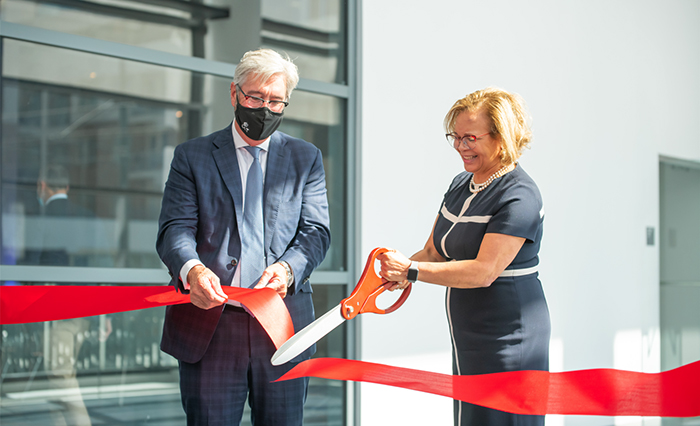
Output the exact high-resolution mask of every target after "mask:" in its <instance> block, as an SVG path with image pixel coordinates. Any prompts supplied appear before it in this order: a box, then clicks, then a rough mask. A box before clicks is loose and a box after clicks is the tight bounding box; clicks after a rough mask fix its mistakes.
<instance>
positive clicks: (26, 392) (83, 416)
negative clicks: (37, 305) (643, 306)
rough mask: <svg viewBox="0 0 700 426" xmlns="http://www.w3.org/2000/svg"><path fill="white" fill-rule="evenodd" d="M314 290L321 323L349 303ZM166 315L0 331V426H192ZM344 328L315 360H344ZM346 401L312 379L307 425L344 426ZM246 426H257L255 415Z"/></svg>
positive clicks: (336, 289)
mask: <svg viewBox="0 0 700 426" xmlns="http://www.w3.org/2000/svg"><path fill="white" fill-rule="evenodd" d="M8 284H12V283H7V282H2V285H8ZM14 284H17V283H14ZM21 284H22V285H25V284H36V283H21ZM40 284H44V283H40ZM314 290H315V292H314V307H315V309H316V311H317V313H318V314H319V315H320V314H323V313H325V312H326V311H328V310H329V309H330V308H331V307H333V306H335V305H336V304H337V303H338V301H339V300H341V299H342V298H343V297H345V296H344V294H345V286H344V285H318V286H316V287H315V289H314ZM164 310H165V308H152V309H144V310H140V311H132V312H124V313H118V314H110V315H101V316H95V317H88V318H76V319H69V320H63V321H50V322H40V323H30V324H12V325H0V333H2V357H1V362H2V376H0V387H1V388H2V398H0V404H1V406H2V410H0V424H3V425H13V424H27V425H29V424H31V425H36V426H48V425H59V424H67V425H78V424H91V423H92V424H95V425H97V424H157V425H177V426H181V425H185V424H186V421H185V414H184V412H183V410H182V405H181V403H180V388H179V379H178V371H177V361H176V360H175V359H173V358H172V357H171V356H169V355H167V354H165V353H163V352H161V351H160V348H159V344H160V336H161V332H162V327H163V317H164ZM345 327H346V326H345V325H341V326H340V327H338V328H336V329H335V330H333V331H332V332H331V333H330V334H328V335H327V336H326V337H324V338H323V339H322V340H321V341H320V342H319V343H318V350H317V353H316V355H315V356H317V357H329V356H330V357H345V356H346V354H345V350H344V347H345V345H344V344H343V342H344V341H345V338H346V330H345ZM344 401H345V386H344V384H343V383H342V382H338V381H331V380H321V379H315V378H312V379H311V380H310V383H309V394H308V397H307V402H306V405H305V407H304V424H305V425H310V426H314V425H317V426H327V425H342V424H344V418H345V417H344V416H345V408H344V405H345V404H344ZM246 410H248V407H247V405H246ZM241 425H243V426H249V425H250V414H249V413H248V412H246V413H244V416H243V421H242V423H241Z"/></svg>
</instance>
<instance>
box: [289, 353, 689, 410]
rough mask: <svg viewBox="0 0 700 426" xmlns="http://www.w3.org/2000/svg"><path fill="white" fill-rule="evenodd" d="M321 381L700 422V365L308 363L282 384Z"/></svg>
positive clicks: (518, 406)
mask: <svg viewBox="0 0 700 426" xmlns="http://www.w3.org/2000/svg"><path fill="white" fill-rule="evenodd" d="M298 377H319V378H324V379H334V380H352V381H356V382H369V383H378V384H383V385H389V386H395V387H400V388H404V389H412V390H417V391H421V392H427V393H432V394H436V395H443V396H447V397H450V398H453V399H457V400H460V401H465V402H469V403H472V404H476V405H482V406H484V407H489V408H494V409H497V410H501V411H508V412H511V413H516V414H537V415H544V414H578V415H581V414H583V415H595V416H660V417H694V416H700V393H699V392H698V391H697V389H698V383H700V361H698V362H694V363H692V364H688V365H684V366H682V367H680V368H676V369H674V370H669V371H665V372H663V373H655V374H650V373H637V372H633V371H623V370H613V369H593V370H578V371H567V372H563V373H550V372H547V371H512V372H505V373H493V374H482V375H474V376H451V375H447V374H439V373H431V372H427V371H420V370H412V369H407V368H399V367H392V366H389V365H382V364H375V363H369V362H363V361H353V360H347V359H337V358H318V359H311V360H308V361H304V362H302V363H300V364H299V365H297V366H296V367H294V368H293V369H292V370H291V371H289V372H288V373H287V374H285V375H284V376H282V377H281V378H280V379H279V380H290V379H295V378H298Z"/></svg>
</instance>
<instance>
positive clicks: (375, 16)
mask: <svg viewBox="0 0 700 426" xmlns="http://www.w3.org/2000/svg"><path fill="white" fill-rule="evenodd" d="M362 9H363V10H362V16H361V18H362V31H361V41H362V50H363V53H362V80H363V82H362V117H361V118H362V132H361V138H362V139H361V143H362V147H363V148H362V149H363V154H362V158H361V167H362V182H363V183H362V187H361V191H362V208H361V214H362V217H361V224H362V227H361V244H360V246H361V253H362V256H366V255H367V254H368V253H369V252H370V250H371V249H372V248H374V247H377V246H389V247H393V248H395V249H398V250H400V251H403V252H404V253H406V254H412V253H414V252H415V251H417V250H419V249H420V248H421V247H422V246H423V244H424V243H425V240H426V239H427V238H428V236H429V234H430V228H431V225H432V223H433V220H434V219H435V215H436V214H437V211H438V208H439V204H440V200H441V198H442V195H443V193H444V191H445V189H446V188H447V185H448V184H449V182H450V180H451V178H452V177H453V176H454V175H455V174H457V173H458V172H460V171H461V163H460V161H459V159H458V157H457V156H456V155H455V154H454V153H453V152H452V151H451V149H450V148H449V147H448V146H447V144H446V143H445V142H444V137H443V133H444V131H443V129H442V120H443V117H444V115H445V113H446V112H447V110H448V109H449V107H450V106H451V105H452V103H453V102H454V101H455V100H456V99H458V98H460V97H462V96H464V95H466V94H467V93H470V92H472V91H474V90H477V89H480V88H484V87H486V86H489V85H494V86H499V87H502V88H505V89H507V90H510V91H514V92H518V93H520V94H521V95H522V96H523V97H524V98H525V100H526V101H527V102H528V105H529V107H530V112H531V113H532V116H533V118H534V126H533V130H534V134H535V138H534V141H533V146H532V150H530V151H529V152H526V153H525V155H524V156H523V158H522V159H521V164H522V165H523V167H524V168H525V170H527V171H528V173H530V175H531V176H532V177H533V178H534V179H535V180H536V182H537V183H538V184H539V186H540V190H541V191H542V194H543V197H544V201H545V209H546V220H545V236H544V241H543V247H542V251H541V253H540V255H541V273H540V278H541V280H542V282H543V284H544V288H545V292H546V295H547V299H548V303H549V306H550V312H551V317H552V332H553V333H552V342H553V344H552V370H577V369H585V368H599V367H614V368H624V369H631V370H639V371H649V372H653V371H658V369H659V334H658V333H659V330H658V327H659V282H658V281H659V278H658V277H659V266H658V264H659V261H658V257H659V255H658V245H654V246H647V245H646V239H645V236H646V227H648V226H652V227H654V228H655V229H656V233H657V238H658V220H659V214H658V211H659V206H658V198H659V196H658V161H659V155H660V154H662V155H667V156H671V157H677V158H682V159H688V160H695V161H698V160H700V25H699V24H700V2H698V1H697V0H671V1H668V0H663V1H662V0H657V1H638V0H634V1H632V0H624V1H623V0H612V1H610V0H593V1H583V0H579V1H541V0H537V1H529V2H521V1H517V0H499V1H490V2H477V1H463V0H452V1H450V0H434V1H430V2H425V1H407V0H368V1H364V2H363V3H362ZM362 266H364V265H362ZM360 267H361V266H360V265H358V268H360ZM443 297H444V290H443V289H441V288H437V287H436V286H431V285H428V284H421V283H419V284H417V285H415V289H414V294H412V296H411V297H410V298H409V300H408V301H407V302H406V304H405V305H404V306H403V307H402V308H401V309H399V310H398V311H396V312H395V313H393V314H391V315H388V316H377V315H371V314H370V315H365V316H364V318H363V319H362V358H363V359H364V360H367V361H373V362H382V363H387V364H391V365H397V366H405V367H410V368H419V369H423V370H430V371H437V372H443V373H450V372H451V366H450V343H449V335H448V331H447V323H446V320H445V314H444V303H443ZM361 392H362V399H361V406H362V415H361V422H362V425H363V426H372V425H387V424H403V425H437V424H440V425H448V424H451V421H452V420H451V419H452V401H451V400H448V399H446V398H442V397H436V396H431V395H425V394H421V393H418V392H411V391H403V390H397V389H394V388H391V387H385V386H379V385H367V384H363V385H362V386H361ZM613 423H615V424H645V425H651V424H658V420H655V419H644V420H642V419H635V418H622V419H613V418H605V417H585V416H566V417H558V416H554V417H550V418H548V424H550V425H563V424H565V425H567V426H571V425H610V424H613Z"/></svg>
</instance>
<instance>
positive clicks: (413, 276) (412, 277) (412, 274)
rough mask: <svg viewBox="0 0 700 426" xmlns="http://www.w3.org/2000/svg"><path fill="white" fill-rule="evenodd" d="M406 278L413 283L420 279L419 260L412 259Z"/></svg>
mask: <svg viewBox="0 0 700 426" xmlns="http://www.w3.org/2000/svg"><path fill="white" fill-rule="evenodd" d="M406 279H407V280H408V281H410V282H412V283H414V282H416V280H417V279H418V262H414V261H411V266H409V267H408V274H407V276H406Z"/></svg>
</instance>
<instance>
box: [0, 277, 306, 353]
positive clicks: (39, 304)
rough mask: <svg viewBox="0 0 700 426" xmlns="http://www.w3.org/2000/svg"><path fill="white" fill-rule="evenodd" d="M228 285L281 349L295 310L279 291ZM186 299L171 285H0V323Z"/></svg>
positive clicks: (291, 330)
mask: <svg viewBox="0 0 700 426" xmlns="http://www.w3.org/2000/svg"><path fill="white" fill-rule="evenodd" d="M222 289H223V290H224V292H225V293H226V294H227V295H228V296H229V299H232V300H236V301H238V302H240V303H241V304H242V305H244V306H245V307H246V308H248V310H249V311H250V312H251V313H252V314H253V315H255V318H257V320H258V321H259V322H260V324H261V325H262V326H263V328H264V329H265V331H267V334H269V335H270V338H271V339H272V341H273V342H274V344H275V346H276V347H277V348H279V347H280V346H281V345H282V343H284V342H286V341H287V339H289V338H290V337H292V335H294V326H293V325H292V318H291V317H290V316H289V311H287V307H286V306H285V304H284V301H282V298H281V297H279V296H278V295H277V293H276V292H275V291H274V290H272V289H270V288H264V289H259V290H254V289H249V288H240V287H227V286H224V287H222ZM181 303H190V296H189V295H188V294H182V293H178V292H176V291H175V290H174V289H173V288H172V287H169V286H89V285H85V286H82V285H81V286H69V285H65V286H35V285H30V286H0V324H19V323H29V322H40V321H55V320H62V319H68V318H79V317H88V316H93V315H103V314H113V313H116V312H126V311H134V310H137V309H146V308H154V307H158V306H166V305H177V304H181ZM212 309H217V308H212Z"/></svg>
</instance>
